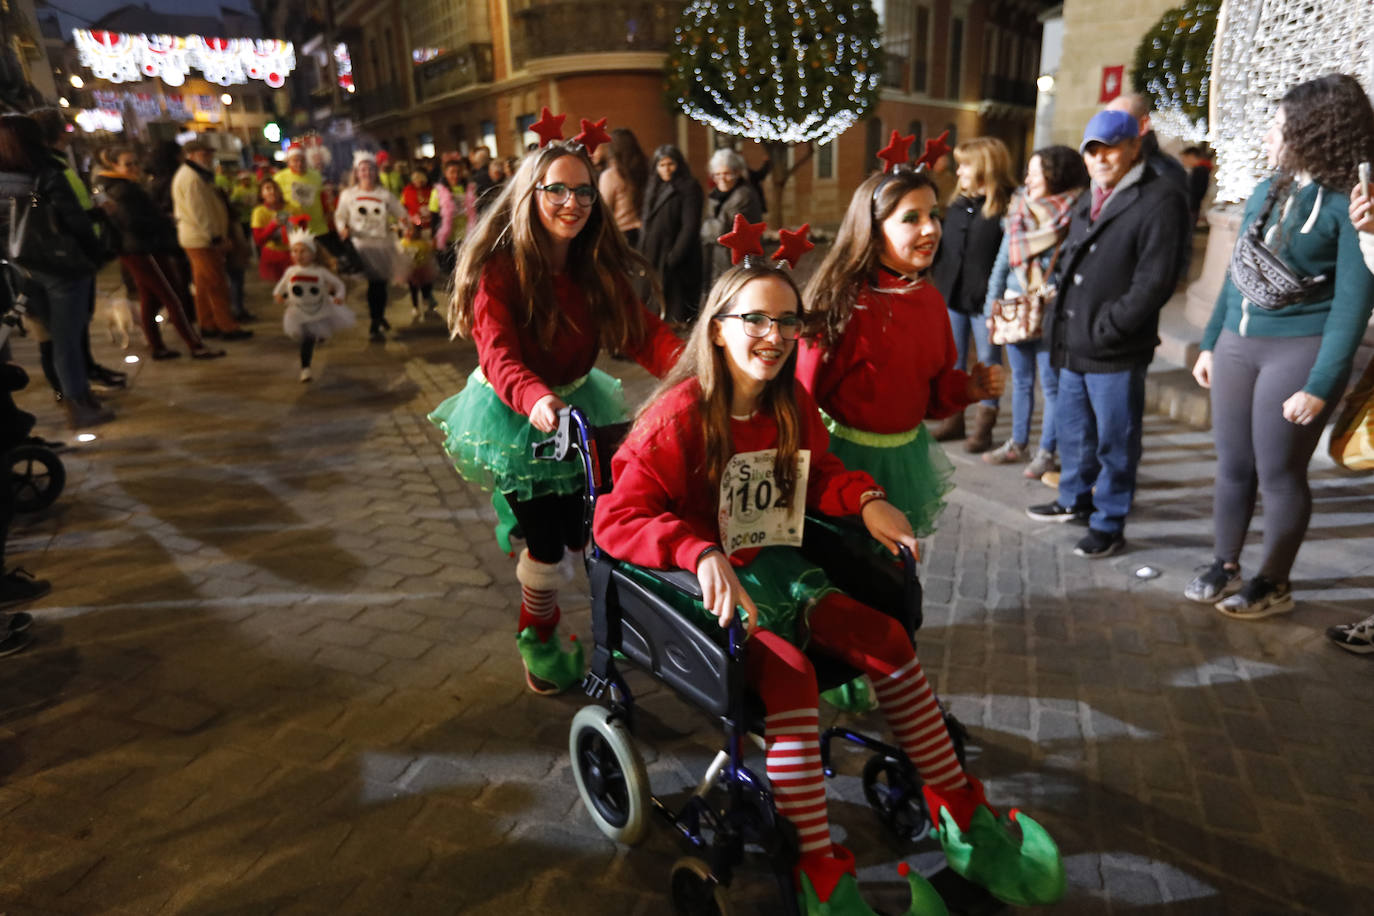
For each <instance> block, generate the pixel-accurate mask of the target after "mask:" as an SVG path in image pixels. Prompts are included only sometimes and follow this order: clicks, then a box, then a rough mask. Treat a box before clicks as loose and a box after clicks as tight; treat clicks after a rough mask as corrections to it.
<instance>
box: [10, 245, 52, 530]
mask: <svg viewBox="0 0 1374 916" xmlns="http://www.w3.org/2000/svg"><path fill="white" fill-rule="evenodd" d="M11 266H12V265H10V263H9V262H7V261H0V269H3V268H4V267H11ZM4 273H5V274H6V279H7V281H8V280H9V279H10V278H9V276H8V274H9V271H4ZM7 285H8V286H10V287H11V289H6V290H5V292H6V293H7V294H8V295H7V299H6V302H7V307H6V309H5V312H4V314H3V315H0V463H2V464H0V467H3V472H4V473H5V474H6V476H7V477H8V479H9V485H10V490H11V492H12V494H13V498H14V503H13V505H14V509H15V511H16V512H24V513H29V512H41V511H42V510H44V509H46V508H48V507H49V506H51V505H52V504H53V503H55V502H56V501H57V498H58V497H59V496H61V495H62V488H63V487H64V486H65V485H66V483H67V471H66V468H65V467H64V466H63V464H62V459H61V458H59V457H58V456H57V452H56V451H55V450H54V449H53V443H49V442H47V441H46V440H44V439H41V438H39V437H38V436H34V435H30V433H31V432H32V431H33V426H34V422H35V418H34V416H33V414H31V413H28V412H27V411H23V410H20V409H19V408H18V407H17V406H16V405H15V403H14V398H13V396H12V393H13V392H15V391H19V390H21V389H23V388H24V387H25V386H26V385H28V381H29V376H28V373H26V372H25V371H24V370H23V369H22V368H20V367H19V366H17V365H14V364H12V363H10V362H9V356H10V352H9V339H10V335H11V334H13V333H14V332H15V331H18V332H19V333H20V335H23V334H24V323H23V318H24V315H25V314H26V312H25V303H26V301H27V297H26V296H24V294H23V293H17V294H16V293H14V292H12V288H13V286H14V284H12V283H7ZM57 445H58V447H61V445H60V443H59V444H57Z"/></svg>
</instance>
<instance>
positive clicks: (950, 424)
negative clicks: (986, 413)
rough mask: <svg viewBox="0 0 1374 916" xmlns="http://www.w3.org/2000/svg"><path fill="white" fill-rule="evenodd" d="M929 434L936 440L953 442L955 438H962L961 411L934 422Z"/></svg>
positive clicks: (962, 416)
mask: <svg viewBox="0 0 1374 916" xmlns="http://www.w3.org/2000/svg"><path fill="white" fill-rule="evenodd" d="M930 434H931V435H932V436H934V437H935V441H936V442H953V441H954V440H955V439H962V438H964V414H963V412H962V411H961V412H959V413H956V414H955V415H954V416H952V417H946V418H945V419H943V420H941V421H940V422H939V423H936V424H935V428H934V429H932V430H931V431H930Z"/></svg>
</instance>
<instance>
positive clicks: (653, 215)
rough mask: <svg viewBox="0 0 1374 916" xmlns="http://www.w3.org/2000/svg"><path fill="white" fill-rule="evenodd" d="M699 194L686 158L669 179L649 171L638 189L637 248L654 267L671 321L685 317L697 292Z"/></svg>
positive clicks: (692, 311) (694, 305) (691, 312)
mask: <svg viewBox="0 0 1374 916" xmlns="http://www.w3.org/2000/svg"><path fill="white" fill-rule="evenodd" d="M701 200H702V193H701V185H699V184H697V182H696V179H695V178H693V177H692V173H691V171H689V170H688V168H687V163H686V162H680V163H679V164H678V169H677V172H676V173H674V175H673V180H672V181H670V182H663V181H660V180H659V179H658V175H657V173H655V174H654V177H652V178H651V179H650V180H649V187H648V189H647V190H646V191H645V193H644V213H643V222H644V235H643V236H642V237H641V238H640V242H639V250H640V251H641V252H642V253H643V254H644V257H646V258H648V260H649V263H650V264H652V265H653V266H654V269H655V270H657V271H658V276H659V279H660V280H661V281H662V282H663V298H664V303H663V305H664V314H665V316H666V317H667V318H668V319H670V320H673V321H688V320H690V319H691V318H692V317H693V316H694V315H695V314H696V311H697V300H698V299H699V298H700V296H701V238H700V236H699V234H698V233H699V232H700V231H701Z"/></svg>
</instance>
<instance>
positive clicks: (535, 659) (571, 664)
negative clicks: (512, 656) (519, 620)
mask: <svg viewBox="0 0 1374 916" xmlns="http://www.w3.org/2000/svg"><path fill="white" fill-rule="evenodd" d="M568 642H569V648H568V649H567V650H566V651H564V650H563V649H562V648H560V647H559V640H558V631H557V630H554V631H553V632H552V633H550V634H549V638H548V639H547V640H541V639H540V638H539V634H538V633H537V632H536V631H535V628H534V627H525V629H523V630H521V631H520V633H519V634H518V635H517V636H516V637H515V647H516V648H517V649H519V650H520V658H521V659H522V660H523V661H524V663H525V683H526V684H528V685H529V688H530V690H532V691H534V692H535V693H537V694H540V695H541V696H549V695H551V694H555V693H562V692H563V691H565V690H567V689H568V688H569V687H571V686H573V685H574V684H576V683H577V682H579V681H581V680H582V671H583V660H582V644H581V643H580V642H578V641H577V637H576V636H570V637H569V638H568Z"/></svg>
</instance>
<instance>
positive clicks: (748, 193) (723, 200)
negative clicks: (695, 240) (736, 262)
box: [701, 179, 763, 289]
mask: <svg viewBox="0 0 1374 916" xmlns="http://www.w3.org/2000/svg"><path fill="white" fill-rule="evenodd" d="M736 216H743V217H744V218H745V219H746V220H748V221H749V222H751V223H757V222H760V221H762V220H763V204H762V203H760V202H759V195H758V192H757V191H755V190H754V186H753V185H751V184H750V183H749V182H747V181H745V180H743V179H741V180H740V181H739V183H738V184H736V185H735V186H734V187H733V188H731V189H730V193H729V194H721V193H720V192H719V191H712V192H711V193H710V194H709V195H708V196H707V200H706V218H705V219H703V220H702V221H701V256H702V260H703V261H704V262H705V264H706V274H705V276H704V278H703V279H704V280H705V281H706V288H707V289H710V288H711V284H712V283H714V282H715V281H716V277H719V276H720V275H721V274H723V273H725V272H726V271H727V270H729V269H730V249H729V248H726V247H725V246H724V245H722V244H721V243H720V242H718V241H716V239H718V238H720V237H721V236H722V235H724V234H725V233H727V232H729V231H730V229H731V227H733V226H734V225H735V217H736Z"/></svg>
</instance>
